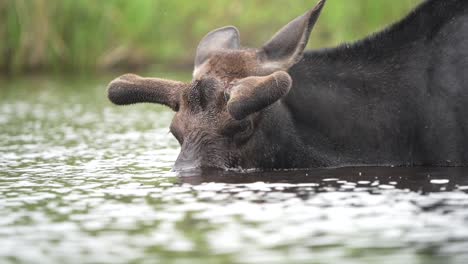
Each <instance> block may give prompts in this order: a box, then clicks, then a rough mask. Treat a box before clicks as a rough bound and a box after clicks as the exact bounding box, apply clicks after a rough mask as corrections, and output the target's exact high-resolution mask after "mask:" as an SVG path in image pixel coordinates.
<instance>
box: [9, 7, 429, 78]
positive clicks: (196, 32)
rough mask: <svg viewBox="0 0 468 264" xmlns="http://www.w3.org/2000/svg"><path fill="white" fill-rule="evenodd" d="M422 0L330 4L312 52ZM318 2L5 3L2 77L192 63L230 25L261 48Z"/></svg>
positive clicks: (358, 34) (351, 36)
mask: <svg viewBox="0 0 468 264" xmlns="http://www.w3.org/2000/svg"><path fill="white" fill-rule="evenodd" d="M420 1H421V0H398V1H385V0H353V1H342V0H329V1H328V2H327V6H326V7H325V9H324V12H323V15H322V17H321V19H320V21H319V23H318V26H317V27H316V30H315V31H314V33H313V35H312V38H311V44H310V47H311V48H319V47H324V46H332V45H336V44H338V43H340V42H343V41H352V40H356V39H359V38H361V37H364V36H365V35H367V34H369V33H371V32H374V31H376V30H379V29H381V28H383V27H384V26H386V25H388V24H389V23H392V22H394V21H396V20H398V19H400V18H401V17H403V16H404V15H405V14H406V13H407V12H408V11H409V10H411V9H412V8H413V7H415V6H416V5H417V4H418V3H419V2H420ZM315 3H316V0H294V1H289V0H238V1H232V0H216V1H213V0H197V1H185V0H133V1H128V0H105V1H96V0H0V40H1V41H0V68H1V70H2V72H4V73H5V72H8V73H10V74H15V75H18V74H22V73H27V72H29V71H37V70H41V71H48V72H49V71H52V72H93V71H98V70H103V69H104V70H107V69H110V68H114V67H125V68H134V67H136V66H148V65H159V66H160V67H163V68H175V67H178V66H188V65H190V63H191V61H192V59H193V56H194V50H195V48H196V46H197V43H198V41H199V40H200V38H202V37H203V35H204V34H206V33H207V32H208V31H210V30H212V29H214V28H217V27H221V26H225V25H228V24H232V25H235V26H237V27H238V28H239V29H240V31H241V34H242V41H243V44H244V45H247V46H259V45H261V44H262V43H263V42H264V41H266V40H268V39H269V38H270V36H271V35H273V34H274V33H275V32H276V30H278V29H279V28H280V27H281V26H283V25H284V24H285V23H287V22H288V21H290V20H291V19H293V18H295V17H297V16H298V15H301V14H302V13H304V12H305V11H307V10H308V9H310V8H312V7H313V6H314V5H315Z"/></svg>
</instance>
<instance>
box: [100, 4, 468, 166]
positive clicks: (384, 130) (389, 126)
mask: <svg viewBox="0 0 468 264" xmlns="http://www.w3.org/2000/svg"><path fill="white" fill-rule="evenodd" d="M325 3H326V0H321V1H319V2H318V4H317V5H316V6H315V7H314V8H313V9H312V10H310V11H309V12H307V13H305V14H304V15H302V16H300V17H298V18H296V19H294V20H293V21H292V22H290V23H289V24H287V25H286V26H284V27H283V28H282V29H281V30H280V31H279V32H278V33H276V35H274V36H273V37H272V39H271V40H269V41H268V42H267V43H266V44H265V45H264V46H263V47H262V48H260V49H251V48H244V47H242V46H241V44H240V35H239V31H238V30H237V29H236V28H235V27H233V26H228V27H223V28H220V29H217V30H214V31H212V32H210V33H208V34H207V35H206V36H205V37H204V38H203V39H202V40H201V42H200V43H199V45H198V47H197V51H196V56H195V64H194V71H193V80H192V81H191V82H190V83H183V82H178V81H172V80H165V79H158V78H143V77H140V76H137V75H134V74H126V75H123V76H121V77H119V78H117V79H115V80H113V81H112V82H111V83H110V84H109V87H108V98H109V99H110V101H112V102H113V103H114V104H117V105H129V104H135V103H157V104H163V105H166V106H168V107H170V108H171V109H172V110H173V111H175V115H174V118H173V120H172V123H171V125H170V131H171V133H172V134H173V135H174V136H175V138H176V139H177V140H178V142H179V143H180V145H181V151H180V154H179V156H178V158H177V160H176V162H175V166H174V169H175V170H185V169H192V168H205V167H207V168H221V169H236V168H242V169H299V168H317V167H347V166H402V167H403V166H437V167H451V166H468V116H467V114H468V1H466V0H426V1H424V2H423V3H422V4H420V6H418V7H417V8H416V9H415V10H414V11H412V12H411V13H410V14H409V15H408V16H407V17H406V18H404V19H403V20H401V21H400V22H397V23H395V24H393V25H392V26H390V27H389V28H387V29H385V30H383V31H382V32H379V33H376V34H373V35H372V36H369V37H367V38H365V39H363V40H360V41H357V42H356V43H352V44H342V45H340V46H338V47H336V48H328V49H323V50H312V51H304V50H305V47H306V45H307V43H308V40H309V37H310V33H311V31H312V29H313V28H314V25H315V24H316V22H317V20H318V18H319V15H320V13H321V11H322V9H323V8H324V6H325Z"/></svg>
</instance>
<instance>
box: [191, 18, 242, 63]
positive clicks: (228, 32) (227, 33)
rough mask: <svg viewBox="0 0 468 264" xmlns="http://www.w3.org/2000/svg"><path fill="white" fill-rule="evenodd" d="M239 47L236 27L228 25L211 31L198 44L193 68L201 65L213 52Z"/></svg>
mask: <svg viewBox="0 0 468 264" xmlns="http://www.w3.org/2000/svg"><path fill="white" fill-rule="evenodd" d="M239 48H240V35H239V30H237V28H235V27H233V26H228V27H223V28H219V29H216V30H214V31H211V32H210V33H208V34H207V35H206V36H205V37H204V38H203V39H202V40H201V42H200V44H198V48H197V55H196V57H195V68H196V67H198V66H200V65H202V64H203V63H204V62H205V61H206V60H207V59H208V58H209V57H210V56H211V54H213V53H214V52H217V51H220V50H229V49H234V50H235V49H239Z"/></svg>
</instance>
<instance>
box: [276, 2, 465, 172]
mask: <svg viewBox="0 0 468 264" xmlns="http://www.w3.org/2000/svg"><path fill="white" fill-rule="evenodd" d="M462 7H463V8H462ZM457 8H458V9H457ZM465 8H466V4H464V3H462V1H455V0H449V1H427V2H425V3H424V4H423V5H421V6H420V7H419V8H418V9H416V10H415V11H414V12H413V13H412V14H410V15H409V16H408V17H407V18H405V19H404V20H402V21H401V22H399V23H397V24H395V25H393V26H392V27H390V28H388V29H387V30H385V31H383V32H381V33H379V34H376V35H374V36H372V37H370V38H366V39H364V40H362V41H359V42H357V43H355V44H351V45H342V46H340V47H338V48H334V49H326V50H322V51H313V52H308V53H305V55H304V58H303V59H302V60H301V61H300V62H299V63H298V64H296V65H295V66H294V67H293V68H291V69H290V71H289V73H290V75H291V77H292V79H293V87H292V89H291V92H290V93H289V95H288V97H287V98H286V99H285V100H284V102H283V103H284V105H285V107H287V108H288V110H289V111H290V113H291V118H292V119H293V120H294V122H293V123H294V124H295V129H296V130H297V132H298V133H297V135H298V137H297V141H300V142H302V143H303V147H302V148H298V149H296V150H295V151H293V153H297V154H296V156H297V158H300V157H304V156H307V153H314V154H313V157H308V158H309V160H311V161H310V163H309V164H307V163H304V164H301V165H302V166H304V167H314V166H335V165H338V164H339V165H409V164H411V163H412V162H413V158H414V157H413V156H414V155H417V153H414V149H415V148H414V144H415V143H414V142H415V138H416V137H417V133H418V131H417V124H414V120H419V119H420V114H421V113H423V112H424V110H423V107H424V106H423V103H422V102H421V101H420V100H418V98H423V96H422V95H423V94H424V93H425V90H424V89H425V87H426V86H425V85H424V84H425V83H427V82H428V80H427V74H428V72H429V71H430V69H431V67H432V66H431V62H430V56H428V54H427V50H428V49H429V48H430V47H431V45H433V43H434V42H435V41H437V39H438V37H439V34H438V33H439V31H440V30H441V28H443V26H444V25H445V24H446V23H447V22H448V21H450V19H453V17H454V15H458V14H462V13H463V10H464V9H465ZM304 149H307V150H304ZM311 150H313V151H311ZM317 153H318V155H317ZM317 156H320V157H321V158H322V160H320V161H318V160H317V159H314V157H317ZM314 162H315V163H316V164H313V163H314ZM311 163H312V164H311Z"/></svg>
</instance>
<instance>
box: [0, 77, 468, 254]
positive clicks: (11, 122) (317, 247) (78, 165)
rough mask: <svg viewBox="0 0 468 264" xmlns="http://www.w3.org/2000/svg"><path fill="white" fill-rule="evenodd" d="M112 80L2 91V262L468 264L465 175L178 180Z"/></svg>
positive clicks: (139, 109) (155, 121) (155, 133)
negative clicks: (118, 98) (111, 96)
mask: <svg viewBox="0 0 468 264" xmlns="http://www.w3.org/2000/svg"><path fill="white" fill-rule="evenodd" d="M108 80H109V79H104V80H92V81H89V80H75V79H73V80H53V79H45V78H36V79H29V80H19V81H14V82H11V81H10V82H6V81H2V82H1V83H0V263H129V262H131V263H468V169H462V168H452V169H448V168H445V169H444V168H440V169H430V168H424V169H402V168H352V169H329V170H325V169H321V170H308V171H283V172H279V171H277V172H255V173H244V174H239V173H233V172H216V171H204V172H192V173H185V174H183V175H177V174H175V173H173V172H171V166H172V164H173V162H174V161H175V159H176V157H177V154H178V151H179V147H178V144H177V142H176V140H175V139H174V138H173V137H172V136H171V135H170V134H169V130H168V125H169V123H170V120H171V117H172V113H171V112H170V111H167V110H166V109H164V108H162V107H160V106H156V105H138V106H129V107H123V108H119V107H114V106H112V105H111V104H110V103H108V102H107V100H106V97H105V86H106V83H107V82H108Z"/></svg>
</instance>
